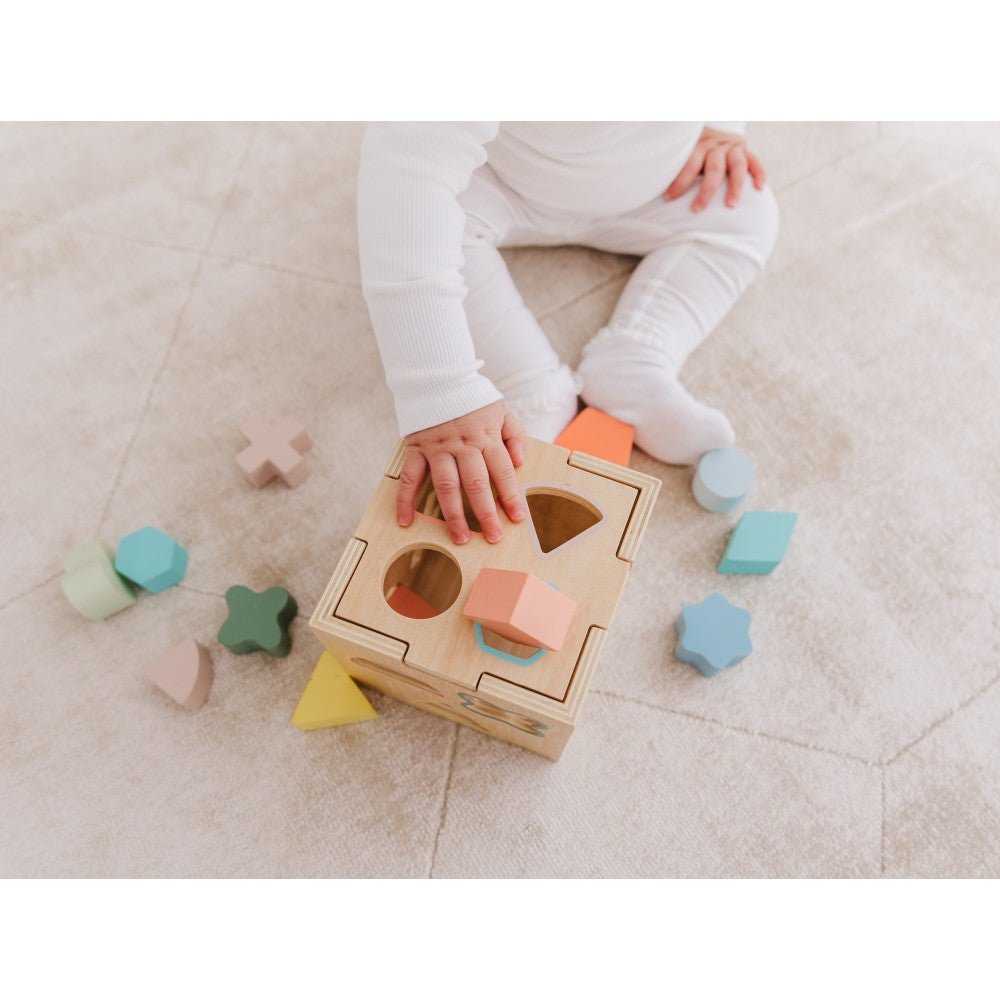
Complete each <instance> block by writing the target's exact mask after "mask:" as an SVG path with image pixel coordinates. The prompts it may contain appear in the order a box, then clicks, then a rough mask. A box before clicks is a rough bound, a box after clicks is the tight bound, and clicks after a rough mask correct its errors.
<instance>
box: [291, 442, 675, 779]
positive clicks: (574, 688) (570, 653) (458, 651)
mask: <svg viewBox="0 0 1000 1000" xmlns="http://www.w3.org/2000/svg"><path fill="white" fill-rule="evenodd" d="M525 452H526V454H525V461H524V464H523V465H522V466H521V468H520V469H519V470H518V478H519V480H520V482H521V485H522V487H523V488H524V491H525V495H526V497H527V500H528V506H529V508H530V510H531V517H530V518H529V519H528V520H527V521H526V522H524V523H522V524H519V525H515V524H510V523H505V525H504V531H505V534H504V538H503V540H502V541H501V542H500V543H499V544H496V545H491V544H490V543H489V542H487V541H486V540H485V539H484V538H483V537H482V536H481V535H480V534H478V533H476V532H473V534H472V538H471V539H470V541H469V542H467V543H466V544H465V545H454V544H452V542H451V540H450V539H449V537H448V532H447V528H446V526H445V524H444V522H443V521H442V520H440V519H439V518H438V517H435V516H432V515H433V513H434V512H435V511H436V505H435V498H434V496H433V493H432V492H430V493H428V491H426V490H425V495H424V497H423V499H422V501H421V503H420V504H419V505H418V509H420V508H423V509H424V510H426V511H429V512H430V514H423V515H421V516H418V517H417V518H416V519H415V520H414V523H413V524H412V525H410V527H409V528H401V527H399V525H397V524H396V517H395V498H396V489H397V486H398V477H399V470H400V468H401V466H402V458H403V449H402V446H400V447H399V448H397V450H396V452H395V454H394V455H393V457H392V458H391V459H390V462H389V465H388V467H387V469H386V474H385V476H384V477H383V479H382V480H381V482H380V483H379V485H378V488H377V489H376V492H375V496H374V498H373V500H372V502H371V503H370V504H369V506H368V509H367V510H366V511H365V514H364V516H363V517H362V519H361V523H360V524H359V526H358V529H357V531H356V532H355V537H354V539H352V541H351V543H350V544H349V545H348V547H347V550H346V551H345V553H344V555H343V557H342V559H341V561H340V563H339V564H338V566H337V568H336V570H335V571H334V574H333V577H332V578H331V580H330V583H329V585H328V586H327V589H326V591H325V593H324V594H323V597H322V598H321V600H320V602H319V605H318V606H317V608H316V610H315V612H314V613H313V616H312V618H311V619H310V627H311V628H312V629H313V631H314V632H315V633H316V635H317V636H318V637H319V639H320V641H321V642H322V643H323V645H324V646H325V647H326V648H327V649H329V650H330V652H331V653H333V655H334V656H336V657H337V658H338V659H339V660H340V661H341V663H343V665H344V667H345V668H346V669H347V671H348V672H349V673H350V674H351V676H352V677H354V678H355V679H356V680H357V681H359V682H361V683H363V684H367V685H369V686H370V687H372V688H375V689H376V690H378V691H382V692H383V693H385V694H388V695H391V696H392V697H394V698H398V699H399V700H401V701H405V702H408V703H410V704H412V705H415V706H417V707H419V708H422V709H425V710H426V711H429V712H433V713H435V714H437V715H440V716H443V717H444V718H448V719H451V720H453V721H455V722H460V723H461V724H462V725H466V726H469V727H470V728H471V729H475V730H476V731H478V732H481V733H485V734H487V735H490V736H494V737H497V738H498V739H502V740H505V741H507V742H509V743H514V744H517V745H518V746H522V747H525V748H527V749H529V750H533V751H534V752H536V753H540V754H542V755H543V756H546V757H550V758H552V759H557V758H558V757H559V755H560V753H561V752H562V750H563V748H564V747H565V745H566V741H567V740H568V739H569V737H570V735H571V734H572V732H573V728H574V726H575V724H576V718H577V716H578V714H579V711H580V708H581V706H582V703H583V697H584V695H585V694H586V691H587V688H588V687H589V685H590V680H591V677H592V675H593V672H594V669H595V668H596V665H597V660H598V657H599V655H600V648H601V645H602V643H603V641H604V636H605V635H606V633H607V629H608V628H609V627H610V625H611V620H612V617H613V616H614V611H615V608H616V606H617V604H618V600H619V598H620V596H621V593H622V590H623V588H624V586H625V580H626V578H627V576H628V571H629V568H630V567H631V564H632V560H633V559H634V557H635V554H636V552H637V551H638V547H639V543H640V540H641V537H642V532H643V529H644V528H645V525H646V522H647V521H648V519H649V516H650V513H651V512H652V508H653V504H654V503H655V500H656V495H657V493H658V491H659V486H660V483H659V480H656V479H653V478H652V477H650V476H646V475H643V474H642V473H638V472H634V471H633V470H631V469H627V468H623V467H622V466H617V465H613V464H611V463H609V462H604V461H601V460H600V459H595V458H592V457H590V456H589V455H585V454H583V453H581V452H573V453H570V452H568V451H567V450H566V449H564V448H558V447H556V446H555V445H549V444H544V443H542V442H540V441H533V440H529V441H528V442H527V445H526V448H525ZM484 568H493V569H509V570H518V571H522V572H530V573H534V574H535V575H536V576H538V577H540V578H541V579H542V580H544V581H545V582H546V583H548V584H550V585H552V586H553V587H555V588H556V589H557V590H559V591H560V592H562V593H564V594H566V595H567V596H568V597H570V598H572V599H573V600H574V601H575V602H576V604H577V609H576V613H575V615H574V617H573V621H572V622H571V624H570V627H569V630H568V631H567V633H566V638H565V640H564V641H563V643H562V646H561V648H560V649H559V651H558V652H554V651H551V650H548V651H546V650H533V649H528V648H523V647H518V646H516V645H515V644H512V643H508V642H506V641H505V640H502V639H500V638H499V637H496V636H492V635H490V634H489V632H488V630H486V631H484V630H482V629H481V628H477V627H475V626H474V625H473V624H472V622H470V621H469V620H468V619H467V618H465V617H464V616H463V615H462V609H463V607H464V606H465V601H466V599H467V598H468V595H469V592H470V590H471V588H472V585H473V583H474V582H475V579H476V576H477V575H478V573H479V571H480V570H481V569H484ZM397 585H401V586H403V587H405V588H407V590H408V591H412V592H413V593H415V594H417V595H418V596H419V597H420V598H421V599H422V601H423V602H426V603H429V604H431V605H433V607H434V608H435V609H436V610H437V611H438V612H439V613H438V614H437V615H436V616H434V617H430V618H410V617H407V616H406V615H404V614H400V613H399V612H397V611H395V610H394V609H393V608H392V607H391V606H390V603H389V602H390V599H391V596H392V594H393V588H394V587H396V586H397ZM397 603H400V602H397ZM400 606H402V604H401V603H400Z"/></svg>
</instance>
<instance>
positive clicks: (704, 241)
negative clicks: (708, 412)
mask: <svg viewBox="0 0 1000 1000" xmlns="http://www.w3.org/2000/svg"><path fill="white" fill-rule="evenodd" d="M697 191H698V184H697V183H695V184H694V185H693V186H692V188H691V189H690V190H689V191H688V192H687V194H685V195H684V196H682V197H681V198H679V199H677V200H674V201H666V200H664V199H662V198H657V199H656V200H655V201H652V202H650V203H648V204H646V205H643V206H642V207H641V208H638V209H636V210H634V211H632V212H629V213H627V214H625V215H619V216H615V217H606V218H596V219H594V218H591V219H580V218H575V217H567V216H556V215H552V214H546V213H544V212H541V211H539V210H538V209H537V208H536V207H534V206H532V205H531V204H529V203H527V202H526V201H525V200H524V199H522V198H521V197H519V196H518V195H517V194H516V193H515V192H514V191H512V190H511V189H510V188H508V187H507V186H506V185H504V184H503V183H502V182H501V181H500V180H499V179H498V178H497V177H496V175H495V174H494V173H493V171H492V170H491V169H490V167H489V165H488V164H486V165H484V166H483V167H481V168H480V169H479V170H477V171H476V173H475V174H474V175H473V178H472V182H471V184H470V185H469V188H468V190H467V191H466V192H465V193H464V194H463V195H462V196H461V198H460V202H461V204H462V207H463V208H464V209H465V212H466V214H467V217H468V222H467V226H466V231H465V237H464V242H463V252H464V255H465V267H464V276H465V281H466V285H467V287H468V294H467V297H466V299H465V310H466V314H467V316H468V320H469V327H470V330H471V333H472V338H473V341H474V343H475V346H476V353H477V356H478V357H479V358H481V359H482V360H483V361H484V369H483V374H484V375H486V376H487V377H489V378H490V379H491V380H492V381H493V384H494V385H495V386H496V387H497V389H498V390H499V391H500V392H501V393H503V395H504V396H505V397H507V399H508V402H509V403H510V402H511V401H512V400H520V401H522V402H529V401H531V400H532V399H533V400H535V401H536V402H537V401H539V399H541V401H542V402H545V398H546V397H547V396H552V397H558V396H562V397H565V396H566V395H567V394H571V395H572V396H573V397H575V396H576V393H577V391H578V390H579V389H580V383H579V381H578V380H577V379H576V378H575V376H574V375H573V373H572V372H571V371H570V370H569V368H568V367H567V366H566V365H564V364H562V362H561V361H560V360H559V358H558V357H557V356H556V354H555V352H554V350H553V349H552V346H551V345H550V344H549V341H548V338H547V337H546V336H545V334H544V332H543V331H542V329H541V327H540V326H539V325H538V322H537V320H536V319H535V317H534V316H533V315H532V314H531V312H530V311H529V310H528V309H527V307H526V306H525V305H524V302H523V301H522V299H521V296H520V294H519V293H518V291H517V289H516V288H515V287H514V283H513V281H512V280H511V278H510V275H509V273H508V272H507V267H506V265H505V263H504V260H503V258H502V256H501V255H500V253H499V248H500V247H516V246H557V245H567V244H572V245H582V246H588V247H593V248H595V249H597V250H605V251H610V252H612V253H621V254H633V255H638V256H641V257H642V258H643V259H642V261H641V262H640V263H639V265H638V266H637V267H636V269H635V271H634V272H633V274H632V276H631V278H630V279H629V282H628V285H627V286H626V288H625V290H624V292H623V293H622V296H621V299H620V300H619V302H618V305H617V307H616V308H615V311H614V314H613V315H612V317H611V320H610V321H609V323H608V325H607V326H606V327H605V328H604V329H602V330H601V331H599V332H598V334H597V336H596V337H595V338H594V340H593V341H592V342H591V345H588V347H596V346H597V345H598V344H602V345H605V346H606V345H607V343H608V342H609V341H610V340H620V341H621V342H622V343H623V344H626V343H628V342H630V341H637V342H642V343H643V344H646V345H650V346H653V347H655V348H656V349H657V350H658V351H659V352H661V353H662V356H663V358H664V359H665V361H666V362H667V363H668V364H669V365H671V366H672V367H673V369H674V373H675V374H676V372H678V371H679V370H680V368H681V366H682V365H683V363H684V361H685V360H686V359H687V357H688V355H689V354H690V353H691V352H692V351H693V350H694V349H695V348H696V347H697V346H698V345H699V344H700V343H701V342H702V341H703V340H704V339H705V338H706V337H707V336H708V334H709V333H711V332H712V330H714V329H715V327H716V326H717V325H718V323H719V321H720V320H721V319H722V318H723V316H725V314H726V313H727V312H728V311H729V308H730V307H731V306H732V305H733V303H734V302H735V301H736V299H737V298H738V297H739V295H740V294H741V293H742V292H743V290H744V289H745V288H746V287H747V286H748V285H749V284H750V282H751V281H752V280H753V279H754V278H755V277H756V275H757V274H758V272H759V271H760V269H761V268H762V267H763V265H764V263H765V261H766V260H767V257H768V255H769V254H770V252H771V248H772V246H773V245H774V240H775V236H776V234H777V225H778V209H777V205H776V204H775V201H774V197H773V196H772V194H771V192H770V191H769V190H768V189H767V188H765V189H764V190H763V191H758V190H756V189H755V188H754V187H753V185H752V183H751V181H750V178H749V177H748V178H747V180H746V183H745V184H744V186H743V191H742V193H741V196H740V199H739V202H738V203H737V205H736V206H735V207H733V208H727V207H726V205H725V204H724V201H723V196H724V191H723V190H720V191H718V192H716V194H715V195H714V196H713V198H712V201H711V202H710V203H709V205H708V206H707V207H706V208H705V209H703V210H702V211H700V212H697V213H696V212H692V211H691V201H692V200H693V198H694V197H695V195H696V193H697ZM585 354H586V351H585ZM582 392H583V397H584V400H585V401H586V384H584V385H583V387H582ZM512 408H514V411H515V412H517V410H516V407H512Z"/></svg>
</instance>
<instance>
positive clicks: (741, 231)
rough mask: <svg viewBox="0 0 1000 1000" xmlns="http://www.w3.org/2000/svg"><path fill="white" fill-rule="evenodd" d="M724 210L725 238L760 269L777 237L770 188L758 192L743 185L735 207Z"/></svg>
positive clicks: (749, 186)
mask: <svg viewBox="0 0 1000 1000" xmlns="http://www.w3.org/2000/svg"><path fill="white" fill-rule="evenodd" d="M724 211H725V212H726V215H727V218H728V219H729V225H728V226H727V228H728V229H729V234H728V235H730V237H731V238H732V239H733V240H734V241H735V242H737V243H738V244H739V245H740V248H741V249H742V250H743V251H744V252H745V253H747V254H748V255H749V256H751V257H753V258H754V259H755V260H756V261H757V262H758V263H759V264H760V266H761V267H763V266H764V264H765V262H766V261H767V258H768V257H770V255H771V251H772V250H773V249H774V243H775V240H776V239H777V238H778V217H779V213H778V203H777V201H775V198H774V194H773V193H772V192H771V189H770V188H769V187H765V188H764V189H763V190H762V191H758V190H757V188H755V187H753V186H752V185H750V184H747V185H745V186H744V188H743V191H742V192H741V194H740V200H739V201H738V202H737V203H736V205H735V206H734V207H733V208H726V209H724Z"/></svg>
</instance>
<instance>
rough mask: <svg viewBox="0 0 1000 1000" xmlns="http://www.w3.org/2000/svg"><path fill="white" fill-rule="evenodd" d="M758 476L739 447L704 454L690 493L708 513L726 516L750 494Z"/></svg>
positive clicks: (715, 449) (717, 449) (714, 450)
mask: <svg viewBox="0 0 1000 1000" xmlns="http://www.w3.org/2000/svg"><path fill="white" fill-rule="evenodd" d="M756 478H757V474H756V472H755V471H754V467H753V462H751V461H750V459H749V458H748V457H747V456H746V455H744V454H743V452H742V451H739V450H738V449H736V448H713V449H712V451H707V452H705V454H704V455H702V457H701V461H700V462H699V463H698V468H697V469H696V470H695V474H694V479H693V480H692V481H691V492H692V493H693V494H694V498H695V500H697V501H698V503H699V504H701V506H702V507H704V508H705V510H710V511H712V512H713V513H715V514H726V513H728V512H729V511H731V510H735V509H736V508H737V507H739V505H740V504H741V503H743V501H744V499H746V495H747V494H748V493H749V492H750V490H751V488H752V487H753V484H754V480H755V479H756Z"/></svg>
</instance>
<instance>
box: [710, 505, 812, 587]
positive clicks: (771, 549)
mask: <svg viewBox="0 0 1000 1000" xmlns="http://www.w3.org/2000/svg"><path fill="white" fill-rule="evenodd" d="M798 517H799V515H798V514H789V513H785V512H780V511H774V510H748V511H747V512H746V513H745V514H744V515H743V516H742V517H741V518H740V519H739V522H738V523H737V525H736V527H735V528H733V531H732V534H731V535H730V536H729V542H728V543H727V545H726V551H725V552H724V553H723V554H722V560H721V562H720V563H719V572H720V573H755V574H764V573H770V572H771V570H773V569H774V567H775V566H777V565H778V563H780V562H781V560H782V559H783V558H784V556H785V552H786V551H787V549H788V543H789V542H790V541H791V538H792V531H793V529H794V528H795V522H796V521H797V520H798Z"/></svg>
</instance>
